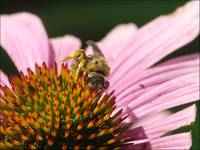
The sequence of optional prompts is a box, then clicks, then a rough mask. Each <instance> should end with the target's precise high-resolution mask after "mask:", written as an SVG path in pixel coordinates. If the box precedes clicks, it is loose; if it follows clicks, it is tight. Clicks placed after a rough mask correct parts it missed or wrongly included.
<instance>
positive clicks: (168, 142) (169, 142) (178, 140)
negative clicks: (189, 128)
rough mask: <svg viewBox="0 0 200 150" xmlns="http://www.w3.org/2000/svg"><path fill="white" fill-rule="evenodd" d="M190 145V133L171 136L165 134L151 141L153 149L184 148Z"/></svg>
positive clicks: (178, 149) (180, 149)
mask: <svg viewBox="0 0 200 150" xmlns="http://www.w3.org/2000/svg"><path fill="white" fill-rule="evenodd" d="M191 145H192V139H191V133H190V132H187V133H181V134H175V135H171V136H166V137H162V138H158V139H153V140H152V141H151V147H152V149H153V150H159V149H170V150H183V149H184V150H186V149H190V147H191Z"/></svg>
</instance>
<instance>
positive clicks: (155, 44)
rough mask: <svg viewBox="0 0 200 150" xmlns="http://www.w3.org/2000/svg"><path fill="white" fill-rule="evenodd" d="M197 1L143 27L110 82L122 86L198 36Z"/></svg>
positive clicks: (120, 58)
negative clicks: (128, 79) (127, 80)
mask: <svg viewBox="0 0 200 150" xmlns="http://www.w3.org/2000/svg"><path fill="white" fill-rule="evenodd" d="M198 3H199V2H198V1H191V2H189V3H187V4H186V5H185V6H184V7H182V8H179V9H178V10H177V11H175V13H173V14H170V15H168V16H161V17H159V18H157V19H155V20H154V21H152V22H151V23H149V24H147V25H146V26H144V27H142V28H141V29H140V30H138V32H137V33H136V35H135V39H134V40H133V41H132V43H131V44H130V45H129V48H126V49H124V50H123V51H121V52H120V53H119V54H120V55H118V56H117V57H116V60H118V61H116V63H114V64H113V65H112V66H111V68H112V70H111V76H110V82H111V84H112V85H115V84H116V85H122V84H123V83H125V80H126V79H127V78H130V77H131V78H134V77H135V76H137V75H138V74H139V73H140V72H142V71H143V70H144V69H146V68H148V67H150V66H152V65H153V64H155V63H156V62H158V61H159V60H160V59H162V58H163V57H165V56H166V55H168V54H169V53H171V52H173V51H175V50H176V49H178V48H180V47H182V46H183V45H185V44H187V43H189V42H190V41H192V40H193V39H194V38H195V37H196V36H197V35H198V34H199V9H198Z"/></svg>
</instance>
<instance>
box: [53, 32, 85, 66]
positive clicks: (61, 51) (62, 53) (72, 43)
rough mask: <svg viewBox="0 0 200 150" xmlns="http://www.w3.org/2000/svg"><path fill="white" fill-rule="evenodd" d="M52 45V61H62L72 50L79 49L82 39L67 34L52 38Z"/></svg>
mask: <svg viewBox="0 0 200 150" xmlns="http://www.w3.org/2000/svg"><path fill="white" fill-rule="evenodd" d="M50 46H51V49H52V53H53V54H54V58H52V59H51V60H50V62H51V63H54V62H58V61H62V60H63V59H64V58H66V57H67V56H68V55H69V54H70V53H71V52H72V51H74V50H77V49H79V48H80V46H81V41H80V40H79V39H78V38H76V37H75V36H72V35H65V36H63V37H57V38H52V39H51V40H50Z"/></svg>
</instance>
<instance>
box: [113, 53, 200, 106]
mask: <svg viewBox="0 0 200 150" xmlns="http://www.w3.org/2000/svg"><path fill="white" fill-rule="evenodd" d="M192 56H193V57H191V56H189V57H191V59H188V60H187V61H181V58H183V59H184V60H185V59H186V57H180V58H176V59H174V62H175V63H171V64H169V65H165V63H164V64H162V65H159V66H157V67H154V68H151V69H149V70H146V71H144V72H143V73H142V74H141V75H140V76H137V77H135V78H134V79H133V80H132V81H129V82H128V84H127V85H124V86H123V85H122V86H121V87H118V88H117V89H116V95H117V102H118V105H120V106H126V105H127V104H129V103H130V102H131V101H133V100H134V101H135V99H136V98H138V97H140V96H142V95H143V94H145V93H147V92H148V91H149V90H151V89H152V88H154V87H158V86H159V85H161V84H163V83H165V82H167V81H170V80H172V79H175V78H177V77H181V76H184V75H187V74H190V73H193V72H194V73H195V72H196V73H197V74H198V73H199V59H198V57H196V55H192ZM176 60H177V61H179V62H177V63H176ZM166 64H168V62H167V63H166ZM198 79H199V78H197V80H198ZM138 102H139V101H138Z"/></svg>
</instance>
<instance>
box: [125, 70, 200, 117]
mask: <svg viewBox="0 0 200 150" xmlns="http://www.w3.org/2000/svg"><path fill="white" fill-rule="evenodd" d="M198 78H199V75H198V74H194V73H192V74H189V75H185V76H182V77H178V78H176V79H173V80H171V81H168V82H166V83H164V84H161V85H159V86H157V87H155V88H152V90H150V91H148V92H146V93H145V94H143V95H142V96H140V97H138V98H137V99H134V101H132V102H129V104H128V107H130V109H131V110H133V114H132V119H133V120H134V119H138V118H141V117H144V116H147V115H149V114H154V113H157V112H160V111H163V110H165V109H169V108H172V107H175V106H178V105H182V104H186V103H190V102H193V101H196V100H198V99H199V83H198V82H197V79H198Z"/></svg>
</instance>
